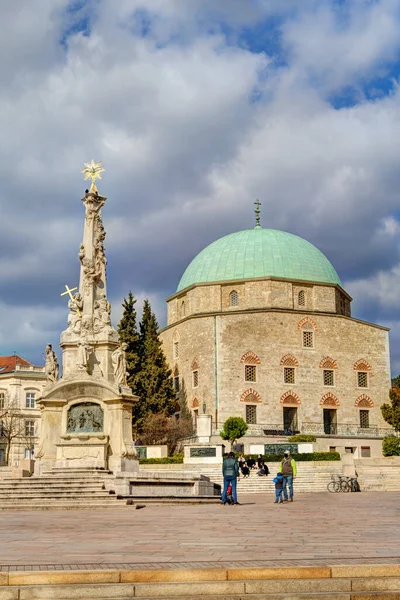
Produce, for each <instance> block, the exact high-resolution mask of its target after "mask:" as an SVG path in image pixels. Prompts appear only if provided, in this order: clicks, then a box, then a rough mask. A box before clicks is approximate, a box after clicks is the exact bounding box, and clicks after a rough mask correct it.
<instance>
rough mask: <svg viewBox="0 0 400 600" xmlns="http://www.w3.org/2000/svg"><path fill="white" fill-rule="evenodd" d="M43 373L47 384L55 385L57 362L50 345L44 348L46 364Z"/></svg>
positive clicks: (57, 372)
mask: <svg viewBox="0 0 400 600" xmlns="http://www.w3.org/2000/svg"><path fill="white" fill-rule="evenodd" d="M44 371H45V373H46V378H47V381H48V382H50V383H55V382H56V381H58V374H59V366H58V360H57V355H56V353H55V352H54V351H53V348H52V346H51V344H47V346H46V364H45V368H44Z"/></svg>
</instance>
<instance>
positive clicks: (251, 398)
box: [240, 388, 262, 402]
mask: <svg viewBox="0 0 400 600" xmlns="http://www.w3.org/2000/svg"><path fill="white" fill-rule="evenodd" d="M240 402H262V398H261V396H260V394H259V393H258V392H256V390H253V389H252V388H250V389H248V390H246V391H245V392H243V394H242V395H241V397H240Z"/></svg>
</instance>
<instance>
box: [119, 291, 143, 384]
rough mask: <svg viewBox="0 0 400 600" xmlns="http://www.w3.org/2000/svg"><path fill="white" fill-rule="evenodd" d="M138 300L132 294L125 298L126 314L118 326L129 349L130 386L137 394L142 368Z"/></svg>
mask: <svg viewBox="0 0 400 600" xmlns="http://www.w3.org/2000/svg"><path fill="white" fill-rule="evenodd" d="M135 304H136V299H135V297H134V296H133V294H132V292H129V294H128V298H124V301H123V303H122V306H123V309H124V312H123V314H122V318H121V321H120V322H119V325H118V333H119V339H120V341H121V342H126V343H127V344H128V348H127V351H126V359H127V364H128V374H129V376H128V385H129V387H131V388H132V390H133V392H134V393H136V387H137V386H136V380H137V376H138V371H139V368H140V340H139V333H138V330H137V325H136V309H135Z"/></svg>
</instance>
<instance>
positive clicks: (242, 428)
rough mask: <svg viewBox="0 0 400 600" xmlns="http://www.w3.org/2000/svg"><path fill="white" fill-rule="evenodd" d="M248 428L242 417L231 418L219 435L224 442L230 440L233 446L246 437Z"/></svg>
mask: <svg viewBox="0 0 400 600" xmlns="http://www.w3.org/2000/svg"><path fill="white" fill-rule="evenodd" d="M248 428H249V426H248V425H247V423H246V421H245V420H244V419H242V417H229V419H227V420H226V421H225V423H224V426H223V428H222V430H221V431H220V434H219V435H220V436H221V437H222V439H223V440H228V441H229V442H230V443H231V446H233V444H234V443H235V442H236V440H240V438H241V437H243V436H244V435H245V433H246V431H247V430H248Z"/></svg>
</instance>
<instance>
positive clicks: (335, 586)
mask: <svg viewBox="0 0 400 600" xmlns="http://www.w3.org/2000/svg"><path fill="white" fill-rule="evenodd" d="M130 573H133V572H132V571H131V572H130ZM130 573H129V574H130ZM156 573H157V572H156ZM43 575H45V574H43ZM63 575H64V579H66V578H68V572H65V573H64V574H63ZM71 575H72V574H71ZM99 575H101V572H99ZM188 575H189V577H188V580H189V581H185V582H171V581H169V582H166V583H137V582H135V581H134V579H133V583H128V581H129V577H128V578H127V579H125V581H127V582H126V583H96V584H95V583H75V584H64V585H62V584H53V585H51V584H50V585H32V584H29V578H28V581H27V583H26V584H25V585H24V584H16V578H17V577H18V576H19V577H20V578H21V579H22V580H23V579H24V574H21V573H15V574H13V580H14V583H13V584H12V586H2V587H0V595H1V597H2V598H3V597H4V598H5V597H7V598H19V599H20V600H44V599H50V598H54V599H58V600H63V599H64V600H66V599H67V598H68V599H69V600H81V599H83V598H85V599H86V600H100V599H102V600H111V599H113V600H114V599H116V598H118V599H120V600H123V599H126V600H127V599H128V598H141V600H154V598H160V599H163V600H171V599H172V598H174V599H175V600H176V598H181V599H182V600H202V599H209V600H211V599H212V600H241V599H248V600H264V599H265V600H357V599H358V598H359V599H360V600H361V599H362V600H373V599H374V600H390V599H393V600H394V599H396V600H398V597H399V593H398V589H399V587H398V586H399V585H400V582H399V579H398V578H393V577H386V578H369V579H366V578H324V579H317V578H316V579H302V578H300V579H268V580H251V579H246V580H244V581H243V580H234V581H229V580H228V581H222V580H215V581H190V572H189V574H188ZM123 576H124V572H123V571H122V572H121V578H122V581H124V577H123ZM37 579H39V580H40V574H39V577H38V578H37ZM81 579H85V577H84V574H81ZM393 579H394V580H395V581H392V580H393ZM88 580H89V581H90V579H89V578H88ZM100 581H101V578H100ZM131 581H132V580H131ZM150 581H151V579H150ZM161 581H162V579H161ZM7 591H8V592H9V595H8V596H6V595H5V593H6V592H7ZM13 591H14V592H16V593H15V594H14V595H13V596H12V595H11V593H12V592H13Z"/></svg>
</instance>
